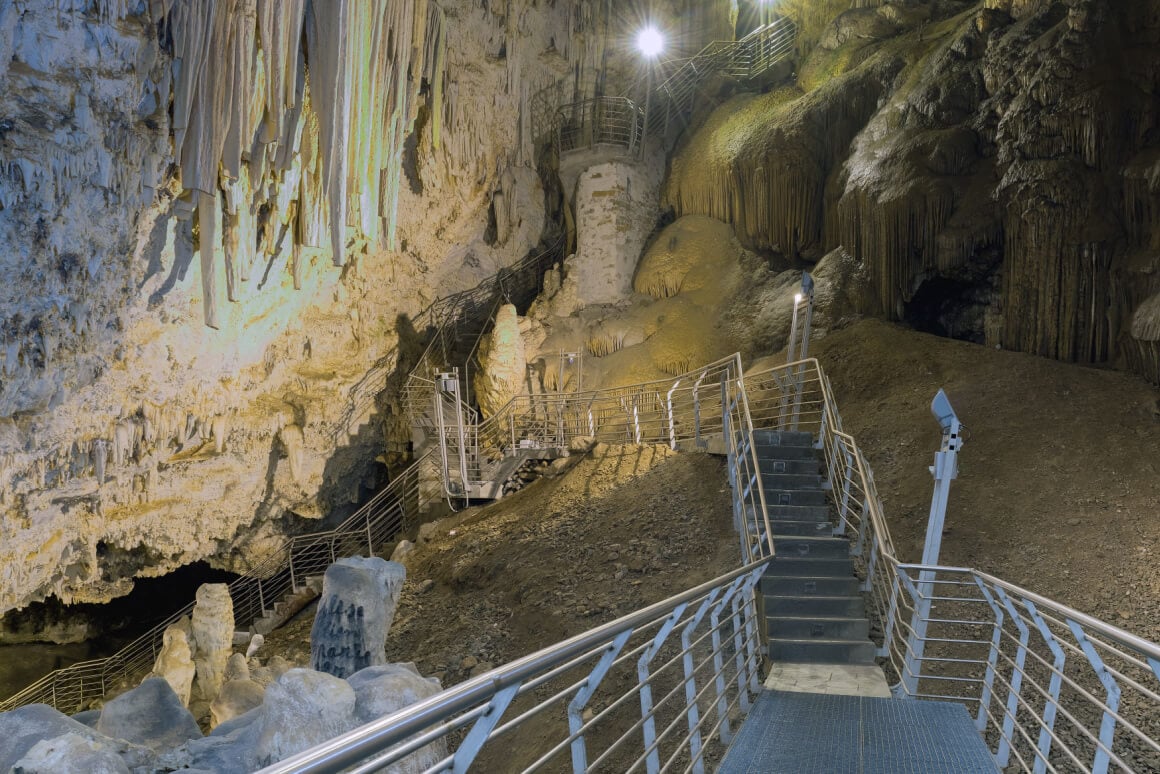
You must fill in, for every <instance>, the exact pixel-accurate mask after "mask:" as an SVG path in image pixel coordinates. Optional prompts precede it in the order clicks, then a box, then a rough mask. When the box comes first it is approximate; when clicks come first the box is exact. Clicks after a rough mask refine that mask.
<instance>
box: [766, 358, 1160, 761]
mask: <svg viewBox="0 0 1160 774" xmlns="http://www.w3.org/2000/svg"><path fill="white" fill-rule="evenodd" d="M806 363H807V365H806V367H805V369H804V370H805V372H806V375H807V377H808V378H807V387H806V396H807V402H806V406H805V409H807V411H806V413H805V414H803V416H804V417H809V416H810V415H811V414H816V415H817V417H816V419H811V420H810V421H811V422H813V421H816V422H817V425H816V427H817V431H816V432H817V435H818V438H819V444H820V445H821V447H822V449H823V450H824V464H825V468H826V477H827V479H828V481H829V488H830V490H831V500H832V502H833V504H834V505H835V507H836V508H837V511H838V522H837V529H838V531H839V532H841V533H844V534H846V535H847V536H848V537H849V538H850V541H851V553H852V554H854V555H855V558H856V559H857V565H858V570H859V574H860V576H861V577H862V579H863V584H862V589H863V591H865V592H866V593H867V595H868V604H867V607H868V609H869V610H870V612H871V616H872V617H873V618H874V619H875V624H876V625H875V626H874V627H873V631H874V634H873V635H872V636H873V638H874V639H875V642H876V643H878V645H879V647H878V655H879V656H880V657H882V658H884V659H885V660H886V667H887V669H888V671H889V672H890V673H892V674H893V675H894V678H895V679H896V680H897V684H896V685H895V687H894V691H895V693H896V694H897V695H900V696H904V697H910V698H922V699H933V700H950V701H957V702H966V703H967V704H969V705H972V706H975V707H976V708H977V711H976V726H977V728H978V729H979V731H980V732H981V733H983V735H984V737H985V738H986V739H987V741H988V743H989V745H990V747H991V750H992V754H993V755H994V757H995V760H996V763H997V764H998V765H999V766H1000V767H1001V768H1005V767H1006V766H1008V765H1009V764H1010V763H1015V764H1017V765H1018V766H1020V767H1021V768H1022V769H1023V770H1027V771H1035V772H1039V771H1047V770H1052V771H1054V770H1058V769H1060V768H1061V767H1063V768H1066V767H1069V766H1070V767H1078V768H1080V769H1082V770H1089V771H1106V770H1108V767H1109V766H1118V767H1120V769H1121V770H1125V771H1133V770H1136V769H1135V768H1134V767H1133V764H1132V763H1131V761H1133V760H1139V758H1137V757H1134V756H1137V755H1139V754H1143V755H1152V756H1153V757H1152V761H1153V763H1155V762H1156V761H1160V734H1158V733H1157V731H1156V730H1155V725H1154V723H1153V722H1152V719H1154V717H1155V713H1156V710H1157V707H1158V706H1160V645H1156V644H1155V643H1151V642H1148V641H1147V640H1144V639H1143V638H1141V637H1138V636H1136V635H1133V634H1131V633H1129V632H1126V631H1124V630H1123V629H1121V628H1119V627H1116V626H1114V625H1112V624H1109V623H1106V622H1103V621H1100V620H1098V619H1096V618H1094V617H1092V616H1089V615H1085V614H1083V613H1080V612H1079V611H1077V610H1075V609H1073V608H1071V607H1068V606H1067V605H1063V604H1061V603H1059V602H1056V601H1054V600H1051V599H1049V598H1047V597H1044V596H1042V595H1039V594H1035V593H1033V592H1030V591H1028V590H1026V589H1023V588H1021V587H1019V586H1016V585H1015V584H1012V583H1009V582H1007V581H1003V580H1002V579H1000V578H997V577H995V576H993V575H989V574H987V573H983V572H980V571H978V570H973V569H967V568H961V567H941V566H926V565H921V564H903V563H900V562H899V560H898V558H897V554H896V551H895V548H894V545H893V542H892V540H891V538H890V532H889V529H888V525H887V522H886V519H885V516H884V512H883V509H882V505H881V501H880V499H879V497H878V494H877V488H876V485H875V483H874V478H873V473H872V471H871V469H870V466H869V464H868V463H867V462H866V458H865V456H864V455H863V454H862V452H861V450H860V449H859V448H858V446H857V443H856V442H855V440H854V438H853V437H852V436H850V435H849V434H848V433H845V432H843V430H842V423H841V417H840V415H839V414H838V411H837V406H836V403H835V401H834V398H833V391H832V388H831V386H830V383H829V380H828V379H827V378H826V376H825V375H824V374H823V373H822V372H821V369H820V367H818V366H817V363H816V361H813V360H810V361H806ZM795 370H796V369H795ZM777 372H778V369H771V370H769V371H765V372H759V373H757V374H749V375H747V378H748V379H749V386H750V389H749V392H750V396H751V400H752V399H754V398H755V397H757V396H756V395H755V393H756V392H757V391H756V390H755V389H754V385H758V386H759V387H760V386H763V385H764V386H766V387H771V389H773V391H774V393H776V391H777V390H778V389H780V390H784V389H785V385H784V383H780V384H779V382H780V379H779V377H778V373H777ZM814 390H816V391H817V397H816V404H817V406H818V408H817V410H816V411H812V412H811V411H809V409H810V408H811V404H812V403H814V402H815V401H814V400H813V399H811V398H810V393H811V392H812V391H814ZM795 392H796V391H795ZM758 400H759V408H758V409H757V410H755V412H754V416H755V422H757V423H758V426H760V420H761V419H763V418H764V419H767V420H770V419H772V418H773V416H775V415H774V412H773V408H774V404H775V403H776V401H774V400H772V399H768V398H767V399H766V400H764V401H761V400H760V398H759V397H758ZM811 429H813V428H812V427H811ZM920 578H921V580H920ZM928 579H929V582H928ZM1101 694H1102V696H1101ZM1060 724H1066V725H1067V726H1068V727H1069V728H1068V730H1067V731H1066V732H1063V731H1060V730H1057V726H1059V725H1060ZM1117 729H1119V730H1122V731H1123V733H1122V734H1119V735H1117V733H1116V732H1117ZM1145 765H1146V766H1152V765H1153V764H1145ZM1149 770H1150V769H1149Z"/></svg>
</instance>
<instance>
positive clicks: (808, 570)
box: [769, 544, 854, 578]
mask: <svg viewBox="0 0 1160 774" xmlns="http://www.w3.org/2000/svg"><path fill="white" fill-rule="evenodd" d="M775 546H776V544H775ZM769 574H770V575H799V576H806V577H810V578H825V577H831V578H852V577H854V560H853V559H850V558H849V557H830V558H824V559H802V558H801V557H797V556H778V555H777V554H774V557H773V561H771V562H770V563H769Z"/></svg>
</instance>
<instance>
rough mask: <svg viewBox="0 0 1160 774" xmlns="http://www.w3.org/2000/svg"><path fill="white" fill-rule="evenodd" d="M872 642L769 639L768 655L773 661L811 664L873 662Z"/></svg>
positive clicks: (873, 648)
mask: <svg viewBox="0 0 1160 774" xmlns="http://www.w3.org/2000/svg"><path fill="white" fill-rule="evenodd" d="M874 651H875V647H874V643H872V642H870V641H869V640H842V639H824V640H803V639H788V638H787V639H782V638H777V639H771V640H770V641H769V657H770V658H771V659H773V660H774V661H796V662H807V663H813V664H873V663H874Z"/></svg>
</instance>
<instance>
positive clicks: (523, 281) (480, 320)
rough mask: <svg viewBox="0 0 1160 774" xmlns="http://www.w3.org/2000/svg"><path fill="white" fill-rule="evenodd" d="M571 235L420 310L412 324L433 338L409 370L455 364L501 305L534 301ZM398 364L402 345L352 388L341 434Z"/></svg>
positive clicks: (415, 371)
mask: <svg viewBox="0 0 1160 774" xmlns="http://www.w3.org/2000/svg"><path fill="white" fill-rule="evenodd" d="M565 244H566V237H565V235H563V234H557V235H556V236H554V237H552V239H551V240H550V242H549V244H548V246H547V247H545V248H543V249H541V250H538V251H536V252H533V253H530V254H529V255H527V256H526V257H524V258H522V259H520V260H519V261H517V262H516V263H514V264H512V265H511V266H510V267H507V268H504V269H501V270H500V271H498V272H496V273H495V274H493V275H491V276H490V277H488V278H487V279H485V280H484V281H483V282H481V283H480V284H479V285H477V286H475V287H474V288H471V289H469V290H464V291H461V292H459V293H453V294H451V295H448V296H444V297H442V298H440V299H438V300H437V301H435V302H434V303H432V304H431V305H430V306H428V307H427V308H426V309H424V310H423V311H422V312H420V313H419V314H417V315H415V317H414V319H413V321H412V325H413V327H414V329H415V331H416V333H417V334H419V335H426V333H427V332H428V331H430V338H429V339H428V341H427V345H426V347H425V348H424V350H423V354H422V355H421V356H420V358H419V362H418V363H416V364H414V366H413V367H412V369H411V371H410V373H412V374H422V375H424V376H429V375H430V374H431V373H433V372H434V370H435V369H436V368H438V367H443V366H446V365H450V364H452V360H453V358H454V356H455V353H456V351H458V350H460V349H462V348H463V347H464V346H465V342H468V343H469V344H466V346H471V347H472V348H473V351H474V346H475V345H476V343H477V342H478V340H479V337H480V335H481V334H482V333H483V332H484V331H485V330H486V328H487V326H488V325H489V324H490V322H491V321H493V320H494V319H495V313H496V311H497V310H498V309H499V305H500V304H502V303H505V302H511V303H516V304H517V305H523V304H527V303H529V302H530V301H531V300H532V299H533V298H535V296H536V294H537V293H538V292H539V290H540V286H541V283H542V282H543V278H544V272H546V271H547V270H548V269H550V268H552V266H553V264H555V263H557V262H559V261H561V260H563V257H564V256H563V250H564V247H565ZM397 364H398V353H397V350H392V351H391V352H389V353H388V354H387V355H386V356H384V357H383V358H381V359H380V360H379V362H378V363H376V364H375V365H374V367H373V368H371V369H370V370H369V371H368V372H367V374H366V375H365V376H364V377H363V378H362V379H360V380H359V382H358V383H357V384H356V385H355V386H354V387H353V388H352V389H351V392H350V399H349V401H348V403H347V408H346V410H345V411H344V414H343V417H342V420H341V421H340V422H339V423H338V428H337V430H336V433H335V434H336V435H338V434H341V433H343V432H348V433H349V432H351V431H352V430H353V429H354V426H355V425H356V424H357V420H358V419H360V418H361V417H365V416H366V415H367V414H368V413H370V411H371V410H372V409H373V408H374V404H375V400H376V399H377V398H378V396H379V395H380V394H382V393H383V391H384V390H386V388H387V378H388V376H389V375H390V374H391V373H392V372H393V371H394V370H395V367H396V366H397Z"/></svg>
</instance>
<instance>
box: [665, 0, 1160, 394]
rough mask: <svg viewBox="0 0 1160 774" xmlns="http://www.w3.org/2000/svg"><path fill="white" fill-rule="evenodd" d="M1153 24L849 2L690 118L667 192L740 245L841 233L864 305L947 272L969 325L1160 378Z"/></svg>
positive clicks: (1007, 8) (805, 252)
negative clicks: (776, 77)
mask: <svg viewBox="0 0 1160 774" xmlns="http://www.w3.org/2000/svg"><path fill="white" fill-rule="evenodd" d="M1158 42H1160V3H1156V2H1155V1H1154V0H1148V1H1146V2H1138V3H1137V2H1133V3H1106V2H1097V1H1096V0H1067V1H1066V2H1063V1H1057V2H1051V1H1050V0H1026V1H1022V0H1021V1H1018V2H1015V1H1013V0H986V2H955V1H954V0H934V1H932V2H911V3H903V4H880V3H856V4H854V8H853V9H852V10H848V11H845V12H843V13H842V14H841V15H840V16H838V17H837V18H836V19H834V20H833V21H832V22H830V23H829V25H828V26H827V27H826V29H825V30H824V31H823V32H822V34H821V35H820V39H819V43H818V45H817V46H816V48H814V49H813V50H812V51H810V52H809V53H808V55H807V56H806V58H804V59H803V60H802V61H800V62H799V63H798V71H797V77H796V78H795V80H794V82H793V83H792V84H787V85H783V86H781V87H779V88H777V89H774V90H772V91H771V92H769V93H767V94H764V95H754V94H742V95H739V96H735V97H732V98H731V99H729V100H728V101H727V102H726V103H725V104H724V105H722V106H721V107H719V108H718V109H717V110H716V111H715V112H714V114H713V115H712V116H710V117H709V118H708V119H707V121H706V122H705V124H704V126H703V127H702V128H701V129H700V130H699V131H698V132H697V133H695V134H694V135H693V136H692V137H690V138H688V139H687V140H685V142H684V145H683V147H682V148H681V149H679V151H678V153H677V155H676V157H675V159H674V162H673V165H672V173H671V175H670V178H669V180H668V181H667V183H666V193H665V201H666V202H667V203H668V204H670V205H671V206H673V208H674V209H675V210H676V212H677V214H678V215H681V214H708V215H713V216H715V217H719V218H722V219H724V220H726V221H728V222H731V223H733V224H734V225H735V226H736V228H737V231H738V235H739V236H740V237H741V238H742V240H743V242H745V244H746V245H747V246H750V247H753V248H757V249H763V250H770V251H774V252H778V253H782V254H785V255H788V256H792V257H800V258H803V259H805V260H807V261H808V260H816V259H817V258H818V257H819V255H820V254H821V253H823V252H825V251H828V250H830V249H834V248H838V247H842V248H844V249H846V250H848V251H849V252H850V253H851V254H852V255H853V256H854V257H855V259H856V260H857V261H859V262H860V264H861V265H862V270H863V272H864V273H865V275H866V276H867V277H868V278H869V280H870V282H869V284H868V287H869V292H868V293H866V294H865V297H864V298H863V299H862V301H861V306H862V309H863V311H864V312H867V313H872V314H877V315H881V316H884V317H887V318H890V319H905V318H906V317H907V315H908V313H911V312H912V310H913V309H914V308H915V306H923V305H924V304H925V301H923V302H922V303H919V304H917V305H916V304H913V303H912V302H914V300H915V298H916V294H920V292H921V291H922V289H923V286H924V284H925V283H940V282H941V283H946V285H945V286H947V287H949V286H954V287H963V288H967V289H968V291H970V292H964V293H963V294H962V297H963V299H969V300H964V301H963V303H969V304H971V305H973V308H972V309H969V310H963V309H959V310H950V312H949V314H950V316H951V317H953V318H954V320H955V321H961V320H964V319H967V320H971V321H972V322H971V323H970V324H969V327H973V328H975V329H976V330H974V331H973V337H975V338H976V340H980V341H985V342H986V343H987V344H989V345H994V346H1002V347H1006V348H1010V349H1017V350H1021V351H1027V352H1032V353H1035V354H1039V355H1043V356H1046V357H1051V358H1056V359H1060V360H1066V361H1074V362H1086V363H1114V364H1121V365H1126V366H1127V367H1130V368H1132V369H1133V370H1136V371H1138V372H1140V373H1143V374H1145V375H1147V376H1149V377H1150V378H1152V379H1153V380H1160V367H1158V362H1157V339H1156V337H1155V334H1156V332H1157V326H1156V324H1155V321H1154V320H1155V316H1154V314H1155V312H1154V310H1155V308H1156V306H1157V304H1156V301H1155V300H1154V299H1155V298H1156V293H1157V291H1158V290H1160V287H1158V285H1160V273H1158V270H1160V252H1158V251H1157V234H1156V232H1157V228H1158V221H1157V216H1158V215H1160V210H1158V204H1160V202H1158V200H1157V195H1158V194H1160V187H1158V185H1157V183H1158V182H1160V169H1158V168H1157V166H1156V165H1157V160H1158V159H1160V156H1158V152H1157V146H1158V144H1160V135H1158V134H1157V130H1156V126H1157V117H1158V116H1157V111H1158V110H1160V73H1158V68H1160V58H1158V57H1157V56H1156V54H1155V51H1156V50H1157V43H1158ZM935 286H936V285H931V286H928V287H935ZM944 322H947V321H944ZM948 324H950V323H949V322H948ZM967 337H971V336H967Z"/></svg>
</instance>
